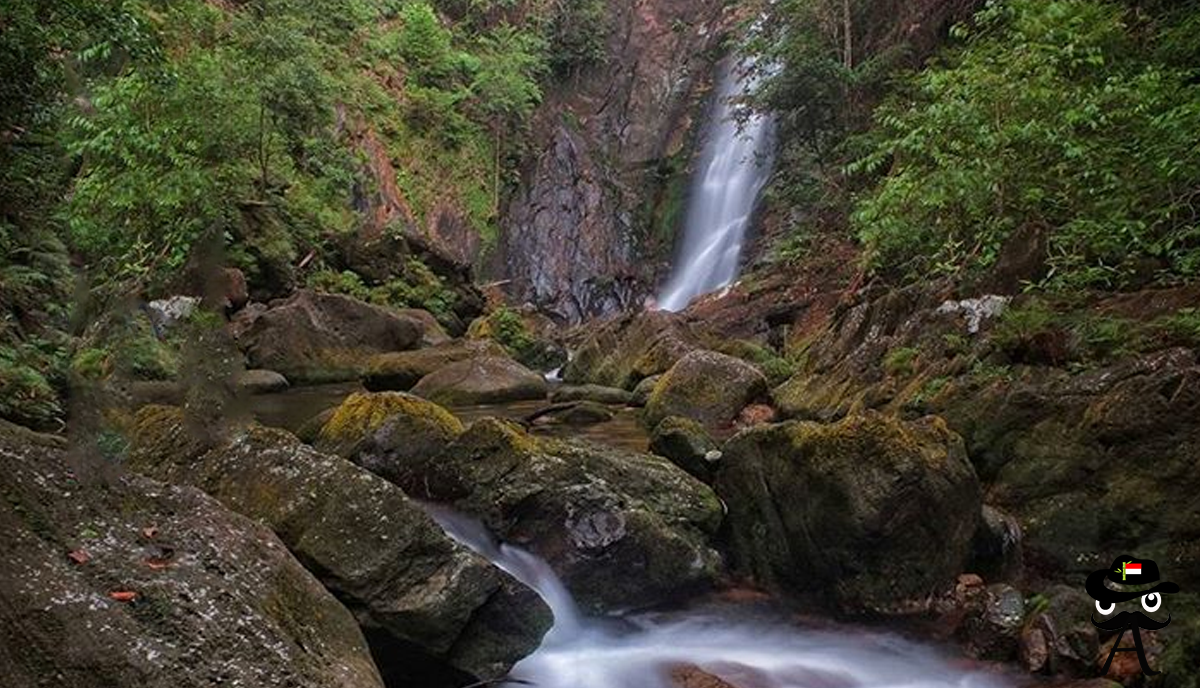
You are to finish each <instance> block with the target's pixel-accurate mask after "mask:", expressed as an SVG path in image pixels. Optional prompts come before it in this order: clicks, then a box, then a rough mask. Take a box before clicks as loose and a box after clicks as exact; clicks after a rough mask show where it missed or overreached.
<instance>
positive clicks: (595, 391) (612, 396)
mask: <svg viewBox="0 0 1200 688" xmlns="http://www.w3.org/2000/svg"><path fill="white" fill-rule="evenodd" d="M631 399H633V394H632V393H630V392H628V391H626V390H623V389H620V388H617V387H605V386H603V385H562V386H561V387H558V388H557V389H555V390H554V391H553V392H551V393H550V401H552V402H554V403H558V402H564V401H593V402H596V403H599V404H610V405H613V406H625V405H626V404H628V403H629V402H630V400H631Z"/></svg>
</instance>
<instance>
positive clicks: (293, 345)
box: [234, 290, 425, 383]
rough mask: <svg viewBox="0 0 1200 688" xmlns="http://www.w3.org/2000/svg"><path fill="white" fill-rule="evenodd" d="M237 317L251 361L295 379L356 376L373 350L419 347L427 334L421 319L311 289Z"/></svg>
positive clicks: (313, 380) (241, 340)
mask: <svg viewBox="0 0 1200 688" xmlns="http://www.w3.org/2000/svg"><path fill="white" fill-rule="evenodd" d="M238 319H239V322H238V323H237V325H236V327H235V328H234V330H235V331H236V332H237V334H238V344H239V345H240V346H241V347H242V349H243V350H244V351H245V353H246V360H247V362H248V364H249V366H250V367H251V368H267V369H270V370H275V371H278V372H280V373H282V374H283V375H284V376H286V377H287V378H288V379H289V380H291V381H293V382H296V383H317V382H335V381H346V380H354V379H357V378H358V377H359V376H360V375H361V374H362V371H363V368H364V367H365V365H366V361H367V359H368V358H370V357H371V356H372V355H374V354H377V353H383V352H388V351H403V350H406V349H412V348H415V347H416V346H418V345H419V344H420V343H421V339H422V337H424V336H425V324H424V322H423V321H422V320H421V319H420V318H415V317H411V316H406V315H402V314H400V313H398V312H396V311H393V310H389V309H387V308H383V307H380V306H374V305H371V304H368V303H364V302H362V301H359V300H357V299H354V298H351V297H349V296H343V295H340V294H324V293H319V292H313V291H308V290H299V291H297V292H296V293H295V294H293V295H292V296H291V297H289V298H287V299H285V300H281V301H275V302H272V303H271V305H270V307H269V308H267V309H262V310H259V309H246V310H245V311H243V314H239V318H238Z"/></svg>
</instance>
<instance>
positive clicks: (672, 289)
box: [658, 60, 774, 311]
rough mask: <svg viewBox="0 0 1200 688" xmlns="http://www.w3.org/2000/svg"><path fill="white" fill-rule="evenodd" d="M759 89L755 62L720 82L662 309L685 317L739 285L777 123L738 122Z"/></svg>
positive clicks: (729, 67)
mask: <svg viewBox="0 0 1200 688" xmlns="http://www.w3.org/2000/svg"><path fill="white" fill-rule="evenodd" d="M756 84H757V77H756V71H755V70H754V63H753V62H752V61H751V60H743V61H741V62H736V61H733V60H729V61H727V64H726V65H725V66H724V67H723V68H722V69H721V71H720V74H719V75H718V82H717V101H716V103H715V104H714V105H713V108H712V119H711V120H710V122H709V125H708V131H707V132H706V136H705V139H704V144H703V150H702V153H701V156H700V160H699V165H698V166H697V168H696V170H695V172H694V174H693V176H692V180H691V187H690V191H689V195H688V208H687V215H686V220H685V222H686V224H685V225H684V227H683V240H682V242H681V243H680V244H679V248H678V250H677V252H676V257H675V264H674V267H673V268H672V271H671V276H670V279H668V280H667V283H666V285H665V286H663V288H662V290H661V291H660V292H659V295H658V307H659V308H662V309H664V310H669V311H679V310H683V309H684V308H686V307H687V305H688V303H689V302H690V301H691V300H692V299H694V298H695V297H697V296H700V295H701V294H707V293H708V292H711V291H715V290H717V289H720V288H722V287H724V286H727V285H729V284H730V283H732V282H733V280H734V279H735V278H736V277H737V271H738V262H739V261H740V260H741V254H742V244H743V243H744V242H745V238H746V230H747V229H748V228H749V225H750V220H751V219H752V217H753V214H754V207H755V204H756V202H757V200H758V195H759V193H760V192H761V191H762V188H763V186H764V185H765V184H766V182H767V178H768V177H769V176H770V174H771V165H772V163H773V148H774V122H773V121H772V119H771V118H770V117H769V116H766V115H763V114H760V113H748V114H747V116H745V117H743V118H739V117H738V114H739V113H738V108H739V106H738V103H737V102H736V100H737V99H738V97H740V96H744V95H747V94H749V93H751V92H752V91H753V89H754V88H755V86H756Z"/></svg>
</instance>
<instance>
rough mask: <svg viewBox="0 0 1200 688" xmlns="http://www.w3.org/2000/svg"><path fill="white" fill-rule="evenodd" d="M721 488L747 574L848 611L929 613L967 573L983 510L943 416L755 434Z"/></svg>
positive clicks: (739, 445) (739, 442)
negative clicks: (816, 594) (824, 597)
mask: <svg viewBox="0 0 1200 688" xmlns="http://www.w3.org/2000/svg"><path fill="white" fill-rule="evenodd" d="M716 485H717V491H718V493H719V494H720V495H721V497H722V499H724V501H725V502H726V504H728V506H729V517H728V518H729V524H730V530H731V534H732V545H733V551H734V555H735V557H736V562H737V566H738V568H739V569H740V570H741V571H743V572H744V573H747V574H751V575H753V576H756V577H757V578H758V579H759V580H760V581H761V582H763V583H765V584H766V585H768V586H769V587H773V588H776V589H784V590H793V591H797V592H798V591H809V590H815V591H820V592H824V593H829V594H832V596H833V598H834V600H835V601H836V602H837V604H838V605H839V606H840V607H841V608H842V609H843V610H846V611H872V612H881V613H893V612H900V611H920V610H921V609H922V608H923V605H925V604H926V603H927V602H926V601H927V600H929V599H931V596H932V595H933V594H935V593H938V592H941V591H943V590H945V589H946V588H947V587H948V586H950V585H951V584H952V583H953V581H954V579H955V576H956V575H958V574H959V573H960V572H961V571H962V570H963V565H964V563H965V562H966V560H967V557H968V555H969V554H970V546H971V536H972V534H973V533H974V532H975V529H976V524H977V521H978V518H979V513H980V508H981V503H980V488H979V481H978V479H977V478H976V476H975V471H974V469H973V468H972V467H971V464H970V463H969V462H968V461H967V458H966V452H965V451H964V449H963V443H962V440H961V438H959V437H958V436H957V435H955V434H954V433H953V432H951V431H950V430H948V429H947V428H946V425H945V423H943V422H942V421H941V420H940V419H938V418H934V417H929V418H924V419H921V420H918V421H913V422H903V421H900V420H897V419H895V418H891V417H887V416H883V415H881V414H876V413H868V414H865V415H860V416H851V417H848V418H846V419H844V420H842V421H840V422H838V423H834V424H829V425H823V424H817V423H812V422H800V421H792V422H788V423H782V424H778V425H769V426H760V427H757V428H753V429H750V430H745V431H743V432H741V433H739V434H738V435H737V436H735V437H734V438H732V439H731V440H730V441H729V442H727V443H726V445H725V456H724V459H723V460H722V465H721V469H720V472H719V473H718V476H717V482H716Z"/></svg>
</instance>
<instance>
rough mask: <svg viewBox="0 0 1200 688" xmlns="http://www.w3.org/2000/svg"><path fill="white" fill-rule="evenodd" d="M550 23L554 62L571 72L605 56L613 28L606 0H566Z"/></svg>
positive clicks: (556, 67)
mask: <svg viewBox="0 0 1200 688" xmlns="http://www.w3.org/2000/svg"><path fill="white" fill-rule="evenodd" d="M556 4H557V9H558V11H557V12H555V13H554V14H553V15H552V17H551V19H550V21H549V22H548V27H547V31H546V33H547V40H548V42H549V49H548V51H547V52H548V54H549V55H550V66H551V68H552V69H553V70H554V72H555V73H557V74H559V75H560V76H569V75H571V74H573V73H575V72H576V71H578V70H579V69H581V68H583V67H586V66H588V65H590V64H592V63H594V62H596V61H597V60H599V59H601V58H602V57H604V45H605V42H606V41H607V40H608V34H609V31H610V28H609V24H608V8H607V7H606V5H605V3H604V1H603V0H562V1H561V2H559V3H556Z"/></svg>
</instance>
